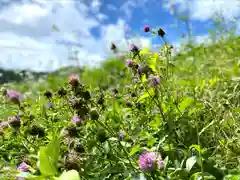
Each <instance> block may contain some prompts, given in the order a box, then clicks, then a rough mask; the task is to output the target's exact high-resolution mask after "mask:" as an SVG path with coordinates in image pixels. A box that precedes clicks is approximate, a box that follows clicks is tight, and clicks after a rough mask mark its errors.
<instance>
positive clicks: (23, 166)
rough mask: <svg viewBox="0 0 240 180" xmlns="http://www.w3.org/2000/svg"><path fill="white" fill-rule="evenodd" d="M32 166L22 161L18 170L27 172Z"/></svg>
mask: <svg viewBox="0 0 240 180" xmlns="http://www.w3.org/2000/svg"><path fill="white" fill-rule="evenodd" d="M29 168H30V166H29V165H27V163H25V162H22V163H21V164H20V165H19V166H18V167H17V170H18V171H21V172H27V171H28V170H29Z"/></svg>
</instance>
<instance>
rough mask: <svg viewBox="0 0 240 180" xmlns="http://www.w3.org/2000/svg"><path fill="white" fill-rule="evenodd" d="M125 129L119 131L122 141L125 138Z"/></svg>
mask: <svg viewBox="0 0 240 180" xmlns="http://www.w3.org/2000/svg"><path fill="white" fill-rule="evenodd" d="M124 134H125V133H124V131H122V130H120V132H119V138H120V140H121V141H122V140H123V138H124Z"/></svg>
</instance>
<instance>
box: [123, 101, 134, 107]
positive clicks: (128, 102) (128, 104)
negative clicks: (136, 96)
mask: <svg viewBox="0 0 240 180" xmlns="http://www.w3.org/2000/svg"><path fill="white" fill-rule="evenodd" d="M125 104H126V106H127V107H129V108H131V107H132V106H133V104H132V103H131V102H130V101H125Z"/></svg>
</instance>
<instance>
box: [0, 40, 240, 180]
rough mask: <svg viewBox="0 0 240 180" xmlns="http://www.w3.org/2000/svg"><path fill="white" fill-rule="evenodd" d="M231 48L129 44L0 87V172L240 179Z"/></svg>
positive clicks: (235, 53)
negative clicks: (91, 65) (86, 64)
mask: <svg viewBox="0 0 240 180" xmlns="http://www.w3.org/2000/svg"><path fill="white" fill-rule="evenodd" d="M160 38H161V37H160ZM239 45H240V39H239V38H238V37H231V38H229V39H227V40H226V39H225V40H223V41H218V42H217V43H216V44H212V45H210V46H207V47H206V46H204V45H199V46H190V45H189V46H187V47H186V48H185V50H183V51H182V52H180V53H179V54H178V55H177V56H175V57H172V56H171V48H170V47H169V46H168V45H166V46H164V47H163V48H162V49H161V53H152V52H151V51H150V50H148V49H143V50H140V51H138V49H136V48H135V49H133V50H132V52H129V54H127V55H126V57H125V58H123V59H111V60H108V61H106V62H104V63H103V64H102V67H101V68H95V69H88V68H85V69H84V70H79V69H68V70H66V69H65V70H64V69H63V70H60V71H58V72H57V73H53V74H49V75H47V76H46V77H44V78H42V80H41V79H40V80H39V81H36V80H25V81H23V82H20V83H9V84H6V85H4V88H2V96H1V97H0V98H1V105H0V106H1V114H0V118H1V121H2V122H1V144H0V145H1V146H0V153H1V156H0V160H1V161H0V165H1V172H0V176H1V179H11V178H12V179H15V177H16V176H25V177H28V178H29V179H31V178H32V179H54V178H55V179H60V180H63V179H65V180H66V179H68V180H79V179H87V180H89V179H94V180H97V179H99V180H102V179H116V180H117V179H121V180H122V179H140V177H145V179H171V180H186V179H190V180H192V179H196V180H197V179H216V180H221V179H224V180H226V179H240V171H239V168H240V167H239V160H240V159H239V154H240V151H239V148H240V141H239V138H240V131H239V127H240V121H239V117H240V114H239V112H240V107H239V100H240V93H239V92H240V91H239V90H240V87H239V80H240V78H239V77H240V72H239V60H240V46H239ZM129 58H130V59H129ZM71 73H73V74H77V75H75V76H70V74H71ZM78 75H79V76H78ZM5 88H7V89H10V90H11V89H12V90H17V91H19V92H21V93H23V94H24V95H25V97H23V98H22V96H21V95H19V94H17V93H15V92H11V91H6V89H5ZM23 162H25V163H23ZM19 166H20V168H19V169H18V170H19V171H16V170H15V169H16V167H19ZM57 177H58V178H57Z"/></svg>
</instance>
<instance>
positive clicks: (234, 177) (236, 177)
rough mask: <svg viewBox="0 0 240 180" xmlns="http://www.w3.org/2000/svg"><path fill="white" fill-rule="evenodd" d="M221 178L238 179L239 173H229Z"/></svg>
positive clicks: (239, 179) (227, 179) (239, 178)
mask: <svg viewBox="0 0 240 180" xmlns="http://www.w3.org/2000/svg"><path fill="white" fill-rule="evenodd" d="M223 180H240V175H239V174H233V175H232V174H230V175H227V176H225V177H224V179H223Z"/></svg>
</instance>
